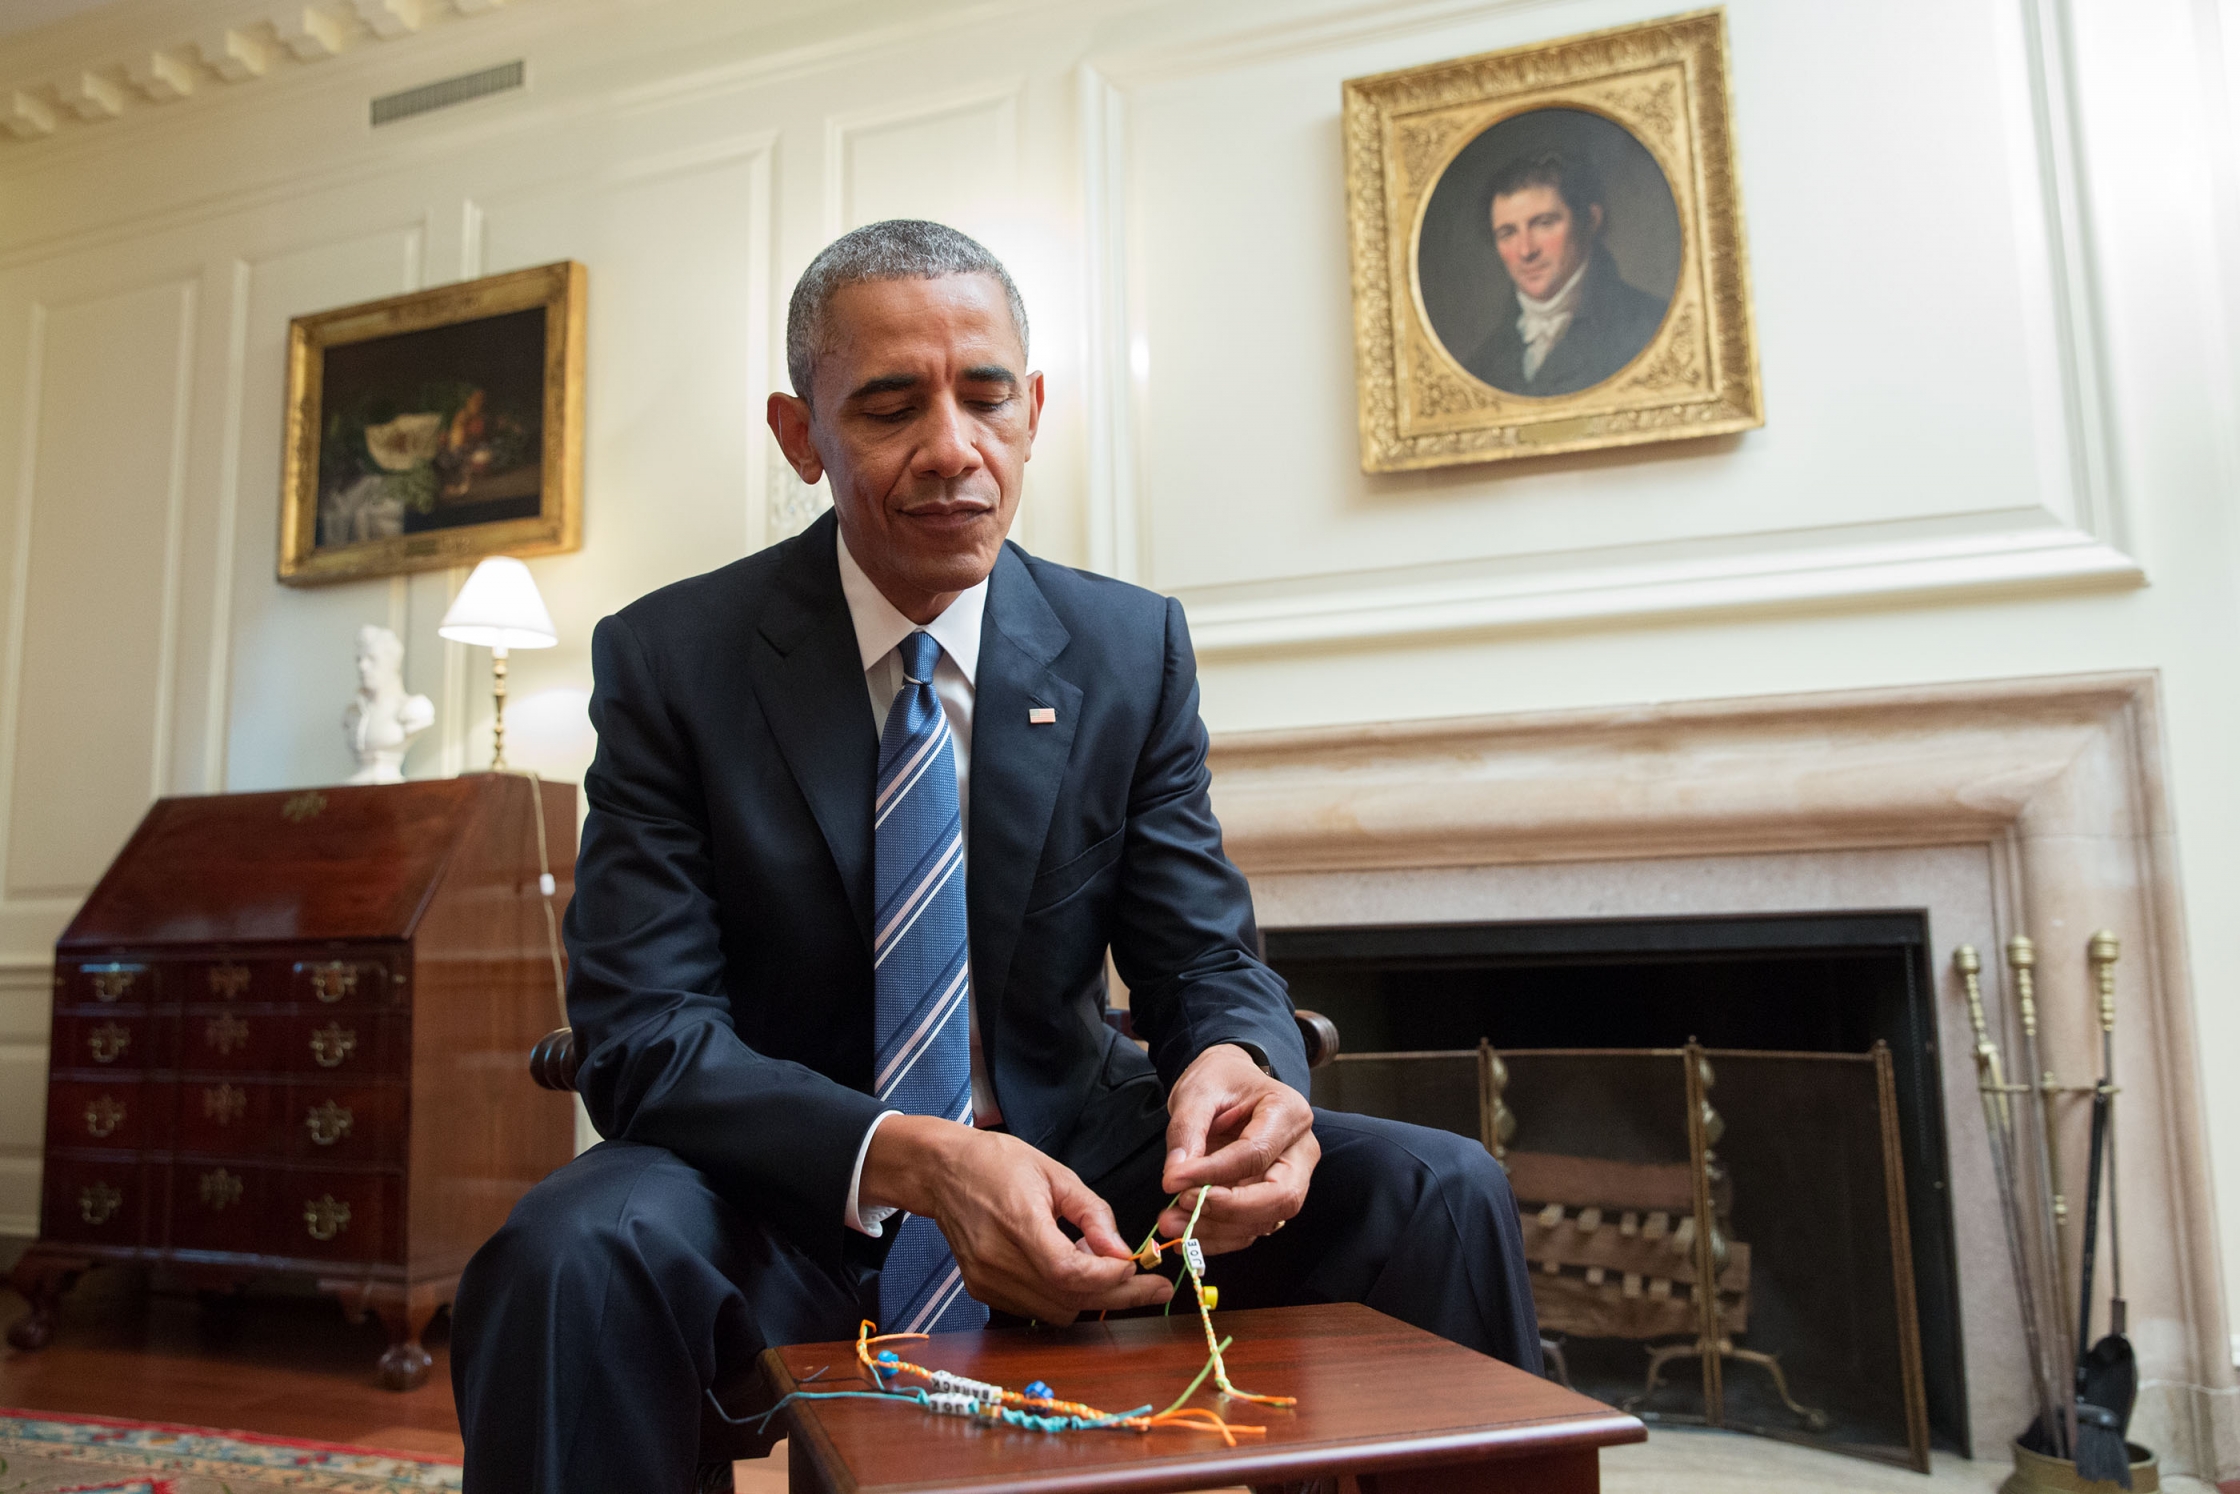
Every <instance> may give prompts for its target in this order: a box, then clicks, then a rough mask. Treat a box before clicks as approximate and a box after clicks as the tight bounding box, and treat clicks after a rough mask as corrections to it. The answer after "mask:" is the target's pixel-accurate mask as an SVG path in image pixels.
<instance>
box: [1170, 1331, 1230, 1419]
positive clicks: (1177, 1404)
mask: <svg viewBox="0 0 2240 1494" xmlns="http://www.w3.org/2000/svg"><path fill="white" fill-rule="evenodd" d="M1235 1342H1236V1340H1235V1339H1233V1338H1225V1339H1223V1340H1221V1347H1222V1348H1224V1349H1226V1348H1228V1347H1229V1345H1231V1344H1233V1343H1235ZM1212 1373H1213V1356H1212V1355H1211V1354H1208V1355H1207V1356H1206V1367H1205V1368H1204V1369H1202V1370H1199V1371H1198V1378H1197V1379H1195V1380H1192V1381H1191V1382H1190V1388H1189V1389H1188V1390H1185V1391H1184V1392H1182V1394H1180V1395H1178V1396H1176V1397H1175V1398H1174V1404H1173V1405H1171V1406H1169V1407H1167V1410H1166V1411H1162V1412H1160V1413H1159V1414H1160V1415H1161V1416H1165V1415H1166V1414H1167V1412H1168V1411H1180V1410H1181V1409H1182V1403H1183V1402H1184V1401H1187V1400H1188V1399H1190V1397H1192V1396H1194V1395H1196V1394H1197V1393H1198V1387H1199V1386H1201V1385H1203V1384H1205V1383H1206V1376H1208V1375H1210V1374H1212Z"/></svg>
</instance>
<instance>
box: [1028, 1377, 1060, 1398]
mask: <svg viewBox="0 0 2240 1494" xmlns="http://www.w3.org/2000/svg"><path fill="white" fill-rule="evenodd" d="M1025 1393H1026V1394H1027V1395H1029V1396H1032V1397H1033V1398H1034V1399H1036V1400H1038V1401H1048V1400H1054V1399H1056V1396H1055V1394H1054V1393H1053V1392H1052V1391H1051V1389H1050V1387H1049V1386H1047V1385H1045V1384H1043V1383H1042V1382H1041V1381H1040V1380H1036V1381H1034V1382H1033V1383H1031V1384H1029V1385H1028V1386H1027V1388H1026V1392H1025Z"/></svg>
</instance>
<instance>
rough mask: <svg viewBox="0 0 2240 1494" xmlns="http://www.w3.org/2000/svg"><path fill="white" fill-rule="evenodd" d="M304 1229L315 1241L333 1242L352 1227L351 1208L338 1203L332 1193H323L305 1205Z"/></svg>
mask: <svg viewBox="0 0 2240 1494" xmlns="http://www.w3.org/2000/svg"><path fill="white" fill-rule="evenodd" d="M303 1223H304V1227H305V1228H307V1229H309V1230H310V1231H311V1238H312V1239H314V1240H331V1239H333V1238H334V1237H335V1236H336V1235H339V1234H341V1233H342V1232H343V1231H344V1230H346V1229H348V1228H349V1227H350V1206H349V1205H348V1204H346V1203H336V1202H335V1197H334V1195H333V1194H332V1193H322V1194H320V1195H319V1196H318V1197H317V1198H315V1199H305V1200H304V1204H303Z"/></svg>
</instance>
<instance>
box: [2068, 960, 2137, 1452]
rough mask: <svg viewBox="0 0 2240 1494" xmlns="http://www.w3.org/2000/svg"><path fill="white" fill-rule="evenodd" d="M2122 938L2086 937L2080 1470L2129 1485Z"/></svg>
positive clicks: (2133, 1396)
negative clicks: (2119, 986)
mask: <svg viewBox="0 0 2240 1494" xmlns="http://www.w3.org/2000/svg"><path fill="white" fill-rule="evenodd" d="M2119 952H2120V946H2119V945H2118V944H2117V942H2116V936H2115V935H2114V934H2112V933H2110V932H2108V931H2107V930H2106V929H2102V930H2101V931H2100V932H2099V933H2097V934H2094V935H2093V936H2092V938H2091V940H2090V942H2088V943H2087V944H2086V945H2085V958H2086V959H2087V960H2088V961H2090V962H2091V964H2092V968H2093V974H2094V975H2095V977H2096V984H2097V985H2098V986H2099V991H2100V1083H2099V1086H2098V1087H2097V1088H2096V1089H2095V1090H2094V1091H2093V1094H2092V1169H2093V1171H2092V1180H2091V1183H2090V1184H2089V1185H2088V1188H2087V1196H2088V1198H2089V1199H2090V1200H2091V1202H2090V1203H2089V1204H2088V1205H2087V1207H2086V1209H2085V1242H2084V1290H2083V1291H2082V1292H2081V1293H2080V1294H2079V1298H2078V1304H2077V1423H2078V1430H2077V1443H2076V1449H2077V1476H2078V1477H2079V1478H2081V1479H2108V1480H2112V1481H2113V1482H2115V1483H2116V1484H2117V1485H2118V1486H2120V1487H2122V1488H2125V1489H2128V1488H2130V1487H2131V1453H2130V1449H2129V1447H2128V1445H2127V1444H2126V1442H2125V1440H2124V1439H2125V1433H2126V1432H2127V1431H2128V1430H2129V1428H2130V1424H2131V1409H2132V1406H2133V1404H2134V1402H2135V1401H2136V1400H2137V1399H2138V1394H2139V1367H2138V1363H2137V1361H2136V1360H2135V1359H2134V1358H2133V1356H2132V1352H2131V1341H2130V1340H2129V1339H2127V1338H2126V1337H2124V1328H2125V1322H2124V1319H2125V1318H2126V1317H2127V1316H2128V1312H2127V1306H2126V1304H2125V1302H2124V1299H2123V1246H2122V1243H2121V1241H2122V1231H2121V1229H2120V1228H2119V1227H2118V1221H2117V1211H2116V1158H2115V1141H2116V1121H2115V1104H2116V1065H2115V1028H2116V971H2115V966H2116V958H2117V955H2118V954H2119ZM2103 1146H2104V1147H2105V1149H2106V1154H2107V1162H2108V1274H2109V1279H2110V1283H2111V1290H2110V1294H2109V1297H2108V1333H2107V1336H2106V1337H2105V1338H2103V1339H2101V1340H2100V1342H2098V1343H2096V1344H2091V1347H2090V1348H2089V1349H2088V1348H2087V1347H2086V1345H2087V1344H2088V1343H2091V1339H2092V1256H2093V1246H2094V1245H2095V1244H2096V1243H2097V1240H2096V1236H2097V1234H2098V1230H2099V1212H2100V1211H2099V1208H2098V1203H2099V1195H2100V1158H2101V1154H2102V1149H2103Z"/></svg>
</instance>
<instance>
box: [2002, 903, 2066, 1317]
mask: <svg viewBox="0 0 2240 1494" xmlns="http://www.w3.org/2000/svg"><path fill="white" fill-rule="evenodd" d="M2037 966H2038V946H2037V944H2036V942H2035V941H2033V940H2032V939H2031V938H2030V936H2029V935H2027V934H2017V935H2015V936H2014V937H2013V938H2012V939H2009V940H2008V941H2007V968H2008V969H2009V970H2011V971H2012V972H2013V973H2014V1000H2015V1015H2016V1016H2017V1017H2018V1018H2020V1019H2021V1022H2022V1061H2023V1065H2024V1067H2023V1072H2022V1075H2021V1078H2022V1083H2021V1085H2019V1086H2018V1088H2019V1089H2020V1090H2021V1091H2022V1093H2021V1095H2020V1097H2019V1098H2020V1102H2021V1108H2022V1109H2023V1110H2024V1111H2025V1112H2026V1113H2027V1117H2028V1118H2026V1119H2025V1120H2024V1121H2023V1122H2022V1123H2021V1124H2020V1125H2019V1126H2018V1127H2017V1137H2018V1140H2017V1142H2016V1145H2018V1146H2020V1147H2021V1148H2022V1149H2023V1150H2024V1151H2026V1152H2028V1153H2029V1154H2030V1158H2031V1161H2032V1162H2033V1163H2034V1164H2035V1165H2034V1167H2033V1168H2032V1171H2033V1172H2034V1173H2035V1174H2036V1182H2037V1190H2038V1198H2039V1199H2040V1200H2041V1209H2040V1211H2039V1215H2038V1248H2039V1250H2040V1252H2041V1253H2042V1256H2043V1259H2045V1260H2046V1261H2047V1262H2048V1263H2049V1264H2048V1266H2047V1270H2049V1271H2050V1272H2051V1273H2052V1274H2053V1294H2054V1300H2055V1301H2057V1302H2062V1303H2066V1302H2067V1301H2068V1300H2069V1295H2070V1293H2069V1268H2068V1257H2067V1254H2066V1252H2065V1251H2064V1250H2063V1248H2062V1247H2063V1244H2064V1243H2065V1241H2066V1238H2067V1236H2068V1233H2069V1200H2068V1198H2067V1196H2066V1195H2064V1194H2063V1192H2062V1190H2061V1146H2060V1142H2059V1140H2058V1138H2057V1137H2056V1135H2055V1117H2054V1113H2053V1097H2054V1096H2055V1095H2056V1094H2058V1093H2060V1091H2061V1081H2060V1080H2058V1079H2056V1078H2055V1077H2054V1076H2053V1071H2052V1070H2051V1069H2048V1068H2045V1067H2043V1066H2042V1065H2041V1064H2040V1062H2039V1060H2038V994H2037ZM2033 1118H2034V1123H2033ZM2022 1137H2027V1139H2026V1140H2024V1139H2019V1138H2022Z"/></svg>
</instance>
